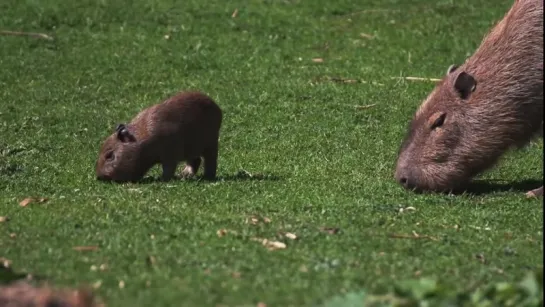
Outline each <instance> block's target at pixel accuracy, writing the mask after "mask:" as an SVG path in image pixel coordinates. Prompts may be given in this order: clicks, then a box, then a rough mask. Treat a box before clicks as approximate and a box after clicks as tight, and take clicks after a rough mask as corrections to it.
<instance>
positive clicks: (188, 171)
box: [182, 157, 201, 178]
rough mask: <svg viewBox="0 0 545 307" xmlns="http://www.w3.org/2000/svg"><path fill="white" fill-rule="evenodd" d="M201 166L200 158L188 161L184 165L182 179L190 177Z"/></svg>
mask: <svg viewBox="0 0 545 307" xmlns="http://www.w3.org/2000/svg"><path fill="white" fill-rule="evenodd" d="M200 166H201V157H197V158H193V159H191V160H188V161H187V162H186V164H185V167H184V169H183V170H182V177H184V178H187V177H192V176H195V174H196V173H197V172H198V171H199V167H200Z"/></svg>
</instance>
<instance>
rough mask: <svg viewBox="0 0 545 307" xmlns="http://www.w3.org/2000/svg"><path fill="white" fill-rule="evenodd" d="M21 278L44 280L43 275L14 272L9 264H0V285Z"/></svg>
mask: <svg viewBox="0 0 545 307" xmlns="http://www.w3.org/2000/svg"><path fill="white" fill-rule="evenodd" d="M4 262H5V260H4ZM21 280H27V281H28V280H33V281H41V280H45V276H41V275H34V274H29V273H26V272H15V271H14V270H13V269H12V268H11V267H10V266H9V265H6V264H5V263H4V264H0V285H7V284H10V283H13V282H17V281H21Z"/></svg>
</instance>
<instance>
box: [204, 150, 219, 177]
mask: <svg viewBox="0 0 545 307" xmlns="http://www.w3.org/2000/svg"><path fill="white" fill-rule="evenodd" d="M203 158H204V176H203V177H204V179H206V180H214V179H216V171H217V168H218V144H217V143H216V144H214V145H213V146H210V147H208V148H207V149H206V150H205V151H204V153H203Z"/></svg>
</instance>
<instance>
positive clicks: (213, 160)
mask: <svg viewBox="0 0 545 307" xmlns="http://www.w3.org/2000/svg"><path fill="white" fill-rule="evenodd" d="M221 122H222V111H221V109H220V108H219V106H218V105H217V104H216V103H215V102H214V101H213V100H212V99H211V98H210V97H208V96H206V95H205V94H202V93H199V92H185V93H179V94H177V95H175V96H173V97H171V98H169V99H167V100H165V101H164V102H162V103H159V104H156V105H153V106H151V107H149V108H147V109H145V110H143V111H141V112H140V113H139V114H138V115H136V117H135V118H134V119H133V120H132V121H131V122H130V123H129V124H127V125H124V124H122V125H120V126H118V128H117V129H116V132H114V133H113V134H112V135H110V136H109V137H108V138H107V139H106V140H105V141H104V143H103V145H102V147H101V149H100V154H99V158H98V161H97V164H96V176H97V178H98V179H100V180H113V181H117V182H125V181H137V180H140V179H141V178H142V177H143V176H144V175H145V174H146V173H147V171H148V170H149V169H150V168H151V167H153V166H154V165H155V164H157V163H160V164H161V165H162V168H163V174H162V179H163V180H170V179H172V178H173V177H174V174H175V172H176V167H177V165H178V163H179V162H180V161H186V166H185V168H184V170H183V171H182V176H192V175H194V174H195V173H197V171H198V169H199V166H200V164H201V157H202V158H203V159H204V178H205V179H210V180H212V179H214V178H215V177H216V168H217V158H218V141H219V130H220V127H221ZM109 159H110V160H109Z"/></svg>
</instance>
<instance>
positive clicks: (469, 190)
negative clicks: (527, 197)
mask: <svg viewBox="0 0 545 307" xmlns="http://www.w3.org/2000/svg"><path fill="white" fill-rule="evenodd" d="M541 185H543V180H536V179H526V180H520V181H511V182H505V181H500V180H474V181H473V182H471V183H470V184H469V185H468V186H467V187H466V189H465V191H460V192H458V193H453V194H461V193H465V194H466V195H475V196H479V195H486V194H492V193H498V192H517V193H526V192H528V191H530V190H532V189H536V188H539V187H540V186H541Z"/></svg>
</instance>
